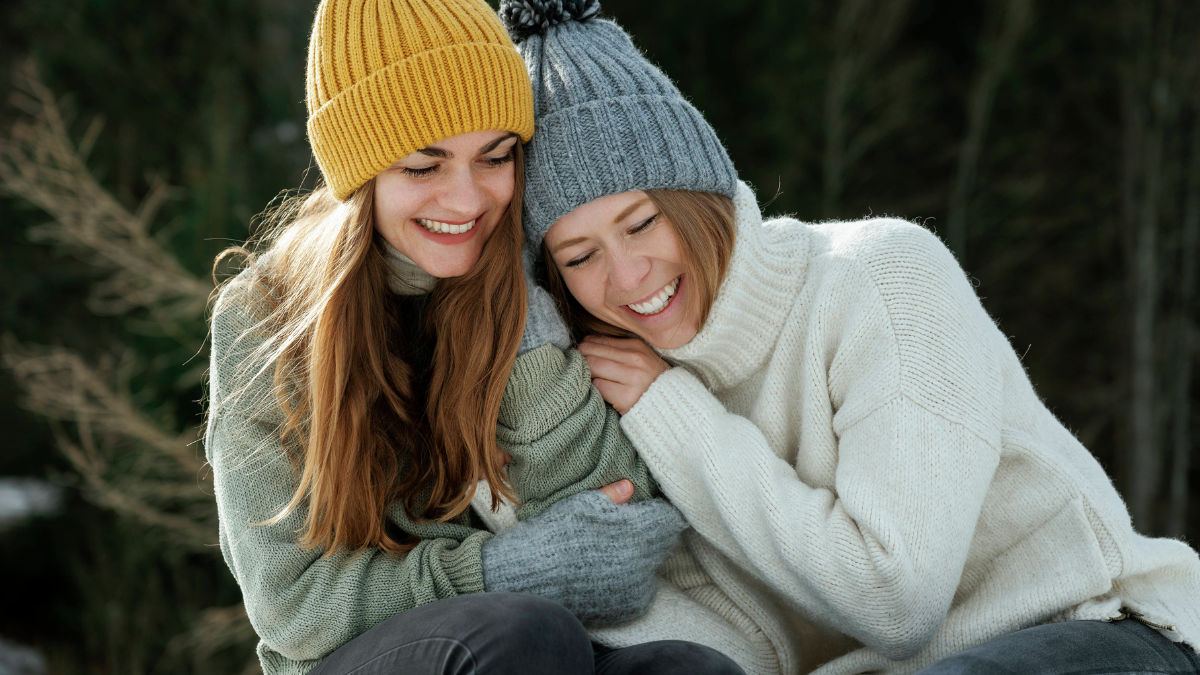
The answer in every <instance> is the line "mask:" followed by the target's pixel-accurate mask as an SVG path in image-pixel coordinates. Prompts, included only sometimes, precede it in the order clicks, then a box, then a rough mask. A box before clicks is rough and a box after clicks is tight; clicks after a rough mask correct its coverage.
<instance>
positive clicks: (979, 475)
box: [621, 185, 1200, 675]
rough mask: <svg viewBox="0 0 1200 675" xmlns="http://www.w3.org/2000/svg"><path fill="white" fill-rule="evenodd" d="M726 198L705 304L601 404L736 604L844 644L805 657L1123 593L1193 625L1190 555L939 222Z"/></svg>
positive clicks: (942, 645)
mask: <svg viewBox="0 0 1200 675" xmlns="http://www.w3.org/2000/svg"><path fill="white" fill-rule="evenodd" d="M735 204H736V208H737V214H738V240H737V245H736V249H735V252H734V256H733V261H732V263H731V267H730V270H729V273H728V276H727V278H726V280H725V282H724V284H723V286H722V287H721V290H720V293H719V295H718V298H717V300H716V302H715V304H714V306H713V309H712V313H711V315H710V317H709V319H708V322H707V324H706V325H705V327H704V329H703V330H702V331H701V332H700V334H699V335H697V336H696V338H695V339H693V340H692V341H691V342H690V343H688V344H687V345H685V346H683V347H682V348H680V349H676V350H672V351H669V352H665V353H664V356H665V357H666V358H667V359H668V360H670V361H671V362H672V363H674V364H676V365H677V366H678V367H675V368H672V369H671V370H669V371H667V372H666V373H664V374H663V375H662V376H661V377H659V378H658V380H657V381H656V382H655V383H654V384H653V385H652V386H651V387H650V389H649V390H648V391H647V392H646V393H645V395H643V396H642V398H641V400H640V401H639V402H638V403H637V405H636V406H634V407H633V409H632V410H630V411H629V414H627V415H626V416H625V417H624V418H623V420H622V423H621V426H622V429H623V430H624V431H625V432H626V434H628V436H629V438H630V439H631V440H632V441H633V443H634V445H635V446H636V447H637V449H638V452H639V453H640V454H641V455H642V456H643V458H644V459H645V461H646V462H647V464H648V465H649V467H650V471H651V472H652V474H653V475H654V477H655V479H657V481H658V483H659V485H660V487H661V488H662V490H663V491H664V493H665V494H666V495H667V496H668V497H669V498H670V499H671V501H672V502H673V503H674V504H675V505H676V506H677V507H678V508H679V509H680V510H681V511H682V512H683V514H684V515H685V516H686V517H687V519H688V521H689V522H690V523H691V524H692V525H693V527H694V528H695V530H696V531H697V532H698V533H699V535H700V536H702V537H703V540H704V542H705V543H706V544H707V545H708V546H711V547H712V548H713V549H715V551H714V553H715V552H718V551H719V554H720V555H721V556H722V557H724V558H726V559H727V560H731V561H732V562H733V564H734V565H736V570H737V571H736V574H737V575H739V576H740V577H741V581H742V582H743V584H744V585H745V586H746V587H748V588H756V587H758V588H766V589H768V591H769V595H770V596H771V597H770V599H769V601H767V602H760V603H758V609H755V608H754V607H751V606H749V605H747V606H744V607H742V608H741V609H742V611H743V612H755V611H760V612H767V613H776V614H777V613H778V612H779V611H780V608H781V607H787V608H789V609H790V610H791V611H794V612H797V613H799V614H800V615H801V616H803V617H804V618H806V619H808V620H810V621H812V622H815V623H817V624H820V625H823V626H828V627H830V628H832V629H834V630H836V631H838V632H840V633H842V634H845V635H848V636H851V637H853V638H855V639H856V640H858V641H859V642H861V644H862V645H864V647H863V648H861V649H857V650H854V651H852V652H850V653H848V654H846V655H844V656H842V657H840V658H837V659H834V660H833V661H831V662H829V663H827V664H826V665H825V666H823V667H822V668H820V669H819V672H820V673H822V674H823V675H824V674H826V673H829V674H832V673H861V672H864V671H873V672H886V673H911V672H914V671H916V670H918V669H920V668H922V667H924V666H926V665H928V664H930V663H932V662H934V661H936V660H938V659H940V658H943V657H945V656H948V655H950V654H952V653H954V652H957V651H960V650H962V649H964V648H967V647H970V646H972V645H975V644H979V643H981V642H984V641H986V640H989V639H991V638H994V637H997V636H1000V635H1003V634H1005V633H1008V632H1011V631H1015V630H1018V629H1021V628H1025V627H1028V626H1032V625H1036V624H1039V623H1044V622H1048V621H1055V620H1065V619H1109V618H1113V617H1115V616H1117V615H1118V614H1119V613H1120V611H1121V609H1122V608H1125V609H1128V610H1130V611H1132V612H1136V613H1138V614H1140V615H1141V616H1142V617H1143V618H1144V619H1145V620H1147V621H1149V622H1153V623H1156V624H1160V625H1162V626H1165V627H1168V628H1166V629H1165V630H1163V631H1162V632H1163V633H1164V634H1165V635H1166V636H1167V637H1168V638H1170V639H1171V640H1174V641H1184V642H1186V643H1188V644H1189V645H1191V646H1192V647H1193V648H1196V647H1197V646H1198V645H1200V559H1198V558H1197V555H1196V553H1195V552H1194V551H1193V550H1192V549H1190V548H1189V547H1188V546H1186V545H1185V544H1183V543H1181V542H1178V541H1174V540H1168V539H1150V538H1147V537H1143V536H1141V535H1139V534H1137V533H1136V532H1134V531H1133V529H1132V527H1131V525H1130V520H1129V516H1128V514H1127V512H1126V509H1125V504H1124V503H1123V502H1122V500H1121V498H1120V496H1119V495H1118V494H1117V492H1116V490H1115V489H1114V488H1113V486H1112V483H1111V482H1110V481H1109V479H1108V477H1107V476H1106V475H1105V473H1104V471H1103V470H1102V469H1101V467H1100V465H1099V464H1098V463H1097V462H1096V461H1095V459H1093V457H1092V456H1091V455H1090V454H1089V453H1088V451H1087V450H1086V449H1085V448H1084V447H1083V446H1082V445H1081V444H1080V443H1079V442H1078V441H1077V440H1076V439H1075V438H1074V437H1073V436H1072V435H1071V433H1070V432H1069V431H1067V429H1066V428H1064V427H1063V425H1062V424H1061V423H1059V421H1058V420H1057V419H1055V418H1054V416H1053V414H1051V413H1050V411H1049V410H1048V409H1047V408H1046V406H1045V405H1044V404H1043V403H1042V402H1041V400H1039V399H1038V397H1037V394H1036V393H1035V392H1034V390H1033V387H1032V385H1031V384H1030V381H1029V378H1028V377H1027V376H1026V374H1025V371H1024V369H1023V368H1022V366H1021V362H1020V359H1019V358H1018V357H1017V355H1016V353H1015V352H1014V351H1013V349H1012V347H1011V346H1010V345H1009V344H1008V341H1007V339H1006V338H1005V337H1004V335H1003V334H1002V333H1001V332H1000V330H998V329H997V327H996V325H995V324H994V323H993V322H992V320H991V318H990V317H989V316H988V315H987V313H986V312H985V311H984V309H983V307H982V306H981V305H980V303H979V300H978V298H977V297H976V295H975V292H974V289H973V288H972V285H971V284H970V282H969V281H968V280H967V278H966V276H965V275H964V274H963V272H962V270H961V269H960V268H959V266H958V264H957V262H956V261H955V259H954V258H953V256H952V255H951V254H950V253H949V252H948V251H947V249H946V248H945V247H944V246H943V245H942V244H941V242H940V241H938V239H937V238H936V237H934V236H933V235H932V234H930V233H929V232H927V231H926V230H924V229H923V228H921V227H919V226H917V225H914V224H912V223H908V222H905V221H901V220H894V219H872V220H863V221H857V222H830V223H823V224H820V225H809V224H804V223H800V222H797V221H795V220H791V219H780V220H775V221H771V222H769V223H765V224H764V223H763V222H762V219H761V215H760V212H759V209H758V206H757V204H756V202H755V197H754V194H753V192H752V191H751V190H750V189H749V188H748V187H747V186H745V185H741V186H740V188H739V193H738V195H737V198H736V200H735ZM714 579H715V577H714ZM716 580H717V581H718V584H719V585H723V584H721V580H720V579H716ZM727 592H728V591H727ZM730 595H731V597H734V598H735V599H737V598H741V599H742V600H743V601H746V602H748V601H750V600H752V599H750V598H747V597H745V596H738V595H736V594H734V593H730ZM739 604H741V603H739ZM802 656H803V655H801V657H802ZM783 660H784V661H787V662H789V664H788V665H786V666H785V668H784V670H785V671H787V670H789V669H794V668H796V667H797V666H796V665H795V664H796V663H797V662H798V659H797V658H796V657H795V656H794V655H787V656H785V658H784V659H783ZM799 660H803V659H802V658H801V659H799Z"/></svg>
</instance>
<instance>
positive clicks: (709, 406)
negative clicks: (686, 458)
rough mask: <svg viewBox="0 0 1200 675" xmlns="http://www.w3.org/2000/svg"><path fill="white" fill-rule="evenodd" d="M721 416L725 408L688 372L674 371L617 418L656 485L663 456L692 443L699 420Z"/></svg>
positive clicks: (659, 478) (656, 383) (654, 384)
mask: <svg viewBox="0 0 1200 675" xmlns="http://www.w3.org/2000/svg"><path fill="white" fill-rule="evenodd" d="M723 414H725V406H723V405H721V402H720V401H718V400H717V397H715V396H713V394H712V392H710V391H709V390H708V387H705V386H704V383H703V382H701V381H700V379H699V378H697V377H696V376H695V375H693V374H692V373H691V372H690V371H688V370H686V369H684V368H680V367H675V368H672V369H670V370H668V371H667V372H665V373H663V374H662V375H659V376H658V379H656V380H655V381H654V383H653V384H651V385H650V388H649V389H647V390H646V393H644V394H642V397H641V398H640V399H638V402H637V403H635V404H634V406H633V407H632V408H630V409H629V412H628V413H626V414H625V416H623V417H622V418H621V430H622V431H624V432H625V435H626V436H628V437H629V440H630V441H631V442H632V443H633V447H635V448H637V451H638V454H639V455H641V456H642V459H643V460H645V462H646V464H647V466H648V467H649V468H650V470H651V472H652V473H653V474H654V477H655V479H657V480H658V481H659V482H660V483H661V482H663V478H662V476H661V473H660V471H659V469H660V467H662V466H663V464H664V462H666V461H668V459H669V458H668V457H666V456H665V455H664V453H668V452H670V449H672V448H679V447H682V446H685V445H687V444H689V443H690V442H691V441H694V440H695V435H696V433H697V431H698V430H699V429H701V428H703V427H702V425H701V424H698V422H699V421H700V420H703V419H706V418H710V417H713V416H716V415H723Z"/></svg>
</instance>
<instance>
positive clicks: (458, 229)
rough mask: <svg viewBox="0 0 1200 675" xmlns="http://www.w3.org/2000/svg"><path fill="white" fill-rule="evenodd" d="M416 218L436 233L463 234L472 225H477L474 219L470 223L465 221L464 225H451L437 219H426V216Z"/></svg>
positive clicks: (422, 225) (423, 225)
mask: <svg viewBox="0 0 1200 675" xmlns="http://www.w3.org/2000/svg"><path fill="white" fill-rule="evenodd" d="M416 220H417V222H418V223H420V224H421V227H424V228H425V229H427V230H429V231H430V232H433V233H434V234H462V233H463V232H468V231H470V229H471V228H472V227H475V221H474V220H472V221H471V222H469V223H463V224H462V225H451V224H450V223H443V222H440V221H437V220H426V219H424V218H417V219H416Z"/></svg>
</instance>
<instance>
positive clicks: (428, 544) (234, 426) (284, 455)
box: [205, 289, 491, 663]
mask: <svg viewBox="0 0 1200 675" xmlns="http://www.w3.org/2000/svg"><path fill="white" fill-rule="evenodd" d="M260 297H261V296H260ZM260 297H258V298H256V296H255V295H254V294H253V293H250V292H247V291H246V290H245V289H241V290H238V291H234V292H230V291H227V292H226V293H225V294H224V296H223V297H222V298H221V300H220V301H219V303H218V306H217V310H216V313H215V314H214V317H213V322H212V326H213V356H212V358H213V362H212V367H211V370H210V404H209V410H210V412H209V420H208V430H207V433H206V447H205V451H206V454H207V457H208V461H209V462H210V464H211V465H212V469H213V474H214V490H215V494H216V499H217V507H218V512H219V528H220V546H221V552H222V554H223V555H224V557H225V562H226V564H228V566H229V569H230V571H232V572H233V575H234V577H235V578H236V579H237V582H238V584H239V585H240V586H241V590H242V595H243V599H244V602H245V606H246V611H247V613H248V614H249V617H250V621H251V623H252V624H253V625H254V629H255V631H256V632H257V633H258V635H259V637H261V638H262V643H261V644H260V646H259V653H260V655H261V656H262V657H263V658H264V659H266V660H276V659H285V660H289V661H296V662H301V663H303V662H308V661H314V660H317V659H320V658H322V657H324V656H325V655H326V654H328V653H330V652H332V651H333V650H335V649H337V648H338V647H340V646H341V645H342V644H344V643H345V642H347V641H348V640H350V639H352V638H354V637H355V636H357V635H359V634H361V633H362V632H364V631H366V630H367V629H369V628H371V627H372V626H374V625H376V624H377V623H379V622H381V621H383V620H384V619H387V618H389V617H391V616H394V615H395V614H397V613H399V612H403V611H405V610H407V609H410V608H412V607H416V606H418V605H421V604H425V603H429V602H433V601H435V600H439V599H441V598H446V597H450V596H454V595H459V594H463V593H475V592H480V591H482V590H483V570H482V566H481V563H480V550H479V549H480V546H482V544H483V542H484V541H486V540H487V539H489V538H490V536H491V535H490V534H488V533H486V532H482V531H473V530H470V529H469V528H460V529H459V530H458V531H456V532H461V534H462V535H463V536H460V537H458V538H455V537H442V538H425V539H423V540H422V541H421V542H420V543H419V544H418V545H417V546H416V548H414V549H413V550H412V551H411V552H409V553H408V554H407V555H403V556H396V555H389V554H386V553H383V552H381V551H379V550H377V549H368V550H366V551H365V552H362V553H360V554H358V555H354V554H350V553H347V552H345V551H338V552H335V553H334V554H333V555H331V556H328V557H324V556H323V555H322V554H323V553H324V551H322V550H320V549H309V550H305V549H303V548H301V547H300V546H298V545H297V543H296V532H297V531H298V530H299V529H301V527H302V525H303V523H304V520H305V517H306V510H305V509H304V508H298V509H296V510H294V511H293V512H292V513H290V514H289V515H288V516H287V517H286V518H284V519H282V520H280V521H277V522H275V523H272V524H265V521H267V520H269V519H271V518H272V517H274V516H275V515H276V514H277V513H279V511H280V510H281V508H282V507H283V506H284V505H285V504H287V503H288V501H289V500H290V499H291V496H292V493H293V491H294V489H295V471H294V469H293V465H292V460H291V458H290V457H289V455H288V451H287V449H286V448H285V447H284V445H283V443H282V442H281V439H280V434H279V432H278V429H279V423H280V422H281V421H282V415H281V413H280V411H279V408H278V405H277V404H276V403H275V401H274V399H273V398H272V397H273V390H272V386H271V380H272V378H273V372H272V371H271V369H265V370H262V369H257V368H254V367H253V366H252V365H251V364H252V360H251V359H252V357H253V355H254V350H255V349H256V348H257V346H258V345H260V344H261V343H262V340H261V339H256V337H255V336H256V330H255V321H256V320H257V319H256V317H257V316H258V315H259V314H258V313H256V312H255V311H253V310H254V306H255V305H254V303H255V301H256V300H257V299H260ZM260 371H261V372H260ZM448 531H449V530H448Z"/></svg>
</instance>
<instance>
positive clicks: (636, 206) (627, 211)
mask: <svg viewBox="0 0 1200 675" xmlns="http://www.w3.org/2000/svg"><path fill="white" fill-rule="evenodd" d="M648 201H651V200H650V198H649V197H646V198H644V199H639V200H637V201H636V202H634V203H632V204H630V205H629V206H626V207H625V210H623V211H621V212H620V213H618V214H617V217H616V218H613V222H614V223H619V222H621V221H622V220H625V219H626V218H628V217H629V214H631V213H633V212H634V211H637V210H638V209H640V208H641V207H642V206H643V205H645V203H646V202H648ZM585 241H587V237H572V238H570V239H567V240H565V241H560V242H558V245H557V246H555V247H554V248H553V250H551V251H550V253H551V254H554V253H558V252H559V251H561V250H563V249H564V248H567V247H570V246H574V245H575V244H582V243H583V242H585Z"/></svg>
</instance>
